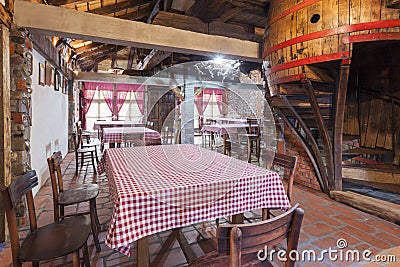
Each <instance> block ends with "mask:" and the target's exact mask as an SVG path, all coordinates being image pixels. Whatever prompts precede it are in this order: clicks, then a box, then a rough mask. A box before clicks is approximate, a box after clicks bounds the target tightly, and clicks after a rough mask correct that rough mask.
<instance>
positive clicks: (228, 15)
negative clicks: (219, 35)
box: [215, 7, 242, 22]
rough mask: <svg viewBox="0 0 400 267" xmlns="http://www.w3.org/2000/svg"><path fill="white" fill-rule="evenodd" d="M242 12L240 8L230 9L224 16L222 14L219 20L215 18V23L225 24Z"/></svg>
mask: <svg viewBox="0 0 400 267" xmlns="http://www.w3.org/2000/svg"><path fill="white" fill-rule="evenodd" d="M241 11H242V9H241V8H239V7H235V8H232V9H228V10H227V11H225V13H224V14H222V15H221V16H220V17H219V18H217V19H216V20H215V21H219V22H226V21H228V20H229V19H230V18H233V17H234V16H235V15H236V14H238V13H240V12H241Z"/></svg>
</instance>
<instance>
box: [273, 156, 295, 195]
mask: <svg viewBox="0 0 400 267" xmlns="http://www.w3.org/2000/svg"><path fill="white" fill-rule="evenodd" d="M272 164H273V165H275V166H280V167H283V168H285V169H287V170H288V172H289V173H288V176H287V190H286V194H287V196H288V198H289V201H291V200H292V191H293V181H294V173H295V170H296V166H297V157H295V156H289V155H286V154H282V153H277V152H276V153H275V156H274V161H273V162H272Z"/></svg>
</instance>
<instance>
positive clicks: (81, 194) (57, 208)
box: [47, 151, 101, 251]
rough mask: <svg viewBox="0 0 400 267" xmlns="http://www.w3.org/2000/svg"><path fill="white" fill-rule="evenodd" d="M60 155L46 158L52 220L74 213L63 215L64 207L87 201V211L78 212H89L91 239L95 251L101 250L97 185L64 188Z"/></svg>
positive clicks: (58, 153)
mask: <svg viewBox="0 0 400 267" xmlns="http://www.w3.org/2000/svg"><path fill="white" fill-rule="evenodd" d="M61 162H62V155H61V152H60V151H57V152H54V153H53V155H52V156H51V157H50V158H47V164H48V166H49V172H50V180H51V187H52V189H53V206H54V208H53V211H54V221H55V222H57V221H59V220H62V219H64V218H65V217H68V216H74V215H76V213H75V214H69V215H65V212H64V207H66V206H70V205H75V204H79V203H84V202H88V203H89V211H88V212H82V213H79V214H81V215H84V214H90V219H91V228H92V234H93V240H94V243H95V245H96V249H97V251H100V250H101V247H100V243H99V238H98V235H97V234H98V231H99V230H100V227H101V226H100V222H99V219H98V217H97V208H96V198H97V196H98V195H99V186H98V185H97V184H90V183H89V184H82V185H81V186H79V187H74V188H69V189H65V190H64V185H63V177H62V173H61Z"/></svg>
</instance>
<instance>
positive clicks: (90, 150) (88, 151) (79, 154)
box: [72, 133, 96, 176]
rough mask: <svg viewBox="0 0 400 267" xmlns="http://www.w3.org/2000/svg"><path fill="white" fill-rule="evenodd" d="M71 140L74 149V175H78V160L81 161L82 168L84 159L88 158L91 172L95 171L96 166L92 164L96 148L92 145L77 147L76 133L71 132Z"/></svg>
mask: <svg viewBox="0 0 400 267" xmlns="http://www.w3.org/2000/svg"><path fill="white" fill-rule="evenodd" d="M72 142H73V144H74V151H75V176H77V175H78V165H79V160H80V161H81V168H82V167H83V163H84V162H85V160H88V159H90V160H91V161H92V166H93V172H94V173H96V166H95V164H94V159H95V155H96V148H94V147H87V148H79V146H78V140H77V136H76V133H72Z"/></svg>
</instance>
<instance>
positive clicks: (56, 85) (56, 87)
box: [54, 70, 61, 91]
mask: <svg viewBox="0 0 400 267" xmlns="http://www.w3.org/2000/svg"><path fill="white" fill-rule="evenodd" d="M60 84H61V75H60V73H59V72H58V71H57V70H54V91H59V90H60Z"/></svg>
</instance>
